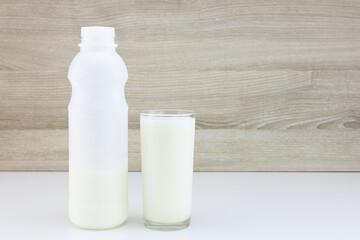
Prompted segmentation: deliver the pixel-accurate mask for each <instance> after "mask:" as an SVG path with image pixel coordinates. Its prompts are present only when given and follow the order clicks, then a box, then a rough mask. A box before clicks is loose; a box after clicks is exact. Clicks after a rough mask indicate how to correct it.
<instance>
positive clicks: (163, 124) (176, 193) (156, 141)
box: [140, 110, 195, 230]
mask: <svg viewBox="0 0 360 240" xmlns="http://www.w3.org/2000/svg"><path fill="white" fill-rule="evenodd" d="M140 129H141V168H142V182H143V214H144V225H145V226H146V227H148V228H151V229H157V230H178V229H183V228H186V227H188V226H189V224H190V216H191V197H192V176H193V165H194V138H195V113H194V112H191V111H185V110H148V111H143V112H141V114H140Z"/></svg>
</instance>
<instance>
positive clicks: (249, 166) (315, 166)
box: [0, 129, 360, 171]
mask: <svg viewBox="0 0 360 240" xmlns="http://www.w3.org/2000/svg"><path fill="white" fill-rule="evenodd" d="M0 133H1V135H0V144H1V146H2V147H4V148H3V150H2V151H1V153H0V154H1V155H0V170H1V171H4V170H7V171H18V170H23V171H34V170H40V171H49V170H50V171H67V170H68V145H67V141H68V139H67V137H68V132H67V130H1V131H0ZM359 134H360V131H359V130H347V131H343V130H333V131H322V130H315V131H308V132H305V131H301V130H300V131H268V130H263V131H258V130H223V129H207V130H198V131H197V132H196V140H195V142H196V143H195V149H196V150H195V166H194V170H195V171H274V170H276V171H360V161H359V158H360V152H359V151H358V149H359V144H360V138H359ZM19 145H20V146H21V147H20V146H19ZM139 152H140V136H139V130H135V129H134V130H130V131H129V170H130V171H138V170H139V169H140V167H141V166H140V153H139ZM5 157H6V159H5ZM274 166H276V168H275V167H274Z"/></svg>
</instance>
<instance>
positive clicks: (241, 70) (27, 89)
mask: <svg viewBox="0 0 360 240" xmlns="http://www.w3.org/2000/svg"><path fill="white" fill-rule="evenodd" d="M0 12H1V14H0V170H2V171H67V170H68V131H67V127H68V123H67V105H68V103H69V100H70V95H71V87H70V84H69V82H68V80H67V70H68V67H69V65H70V62H71V60H72V58H73V57H74V56H75V55H76V54H77V52H78V51H79V48H78V45H77V44H78V43H79V42H80V28H81V27H82V26H92V25H98V26H113V27H115V28H116V42H117V43H118V48H117V51H118V52H119V54H120V55H121V56H122V58H123V59H124V61H125V63H126V65H127V67H128V71H129V80H128V82H127V85H126V98H127V102H128V104H129V170H132V171H138V170H140V138H139V113H140V111H141V110H145V109H159V108H179V109H190V110H195V111H196V113H197V124H196V128H197V132H196V146H195V149H196V150H195V170H196V171H359V170H360V151H359V146H360V2H359V1H335V0H328V1H315V0H314V1H288V0H287V1H285V0H275V1H243V0H240V1H235V0H233V1H229V0H221V1H220V0H211V1H196V0H187V1H181V0H178V1H157V0H145V1H132V0H125V1H115V0H91V1H86V0H61V1H60V0H59V1H46V0H33V1H30V0H17V1H13V0H2V1H1V2H0Z"/></svg>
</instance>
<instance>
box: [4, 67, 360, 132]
mask: <svg viewBox="0 0 360 240" xmlns="http://www.w3.org/2000/svg"><path fill="white" fill-rule="evenodd" d="M0 79H1V83H2V84H1V87H0V100H1V104H0V113H1V114H0V129H65V128H67V105H68V103H69V100H70V95H71V88H70V84H69V82H68V81H67V79H66V74H64V73H50V72H49V73H42V72H40V73H31V74H30V73H29V74H23V73H0ZM126 97H127V102H128V104H129V107H130V108H129V127H130V128H131V129H138V128H139V113H140V111H141V110H145V109H154V108H169V107H171V108H180V109H192V110H195V111H196V112H197V128H198V129H220V128H226V129H230V128H237V129H271V130H276V129H314V128H325V129H336V128H343V127H345V128H356V129H357V128H359V124H360V123H359V121H360V104H358V103H359V102H360V71H329V72H323V71H321V72H304V71H290V72H289V71H205V72H196V71H194V72H182V73H176V74H173V73H172V72H153V73H147V72H138V73H137V72H135V73H133V74H132V75H131V77H130V79H129V81H128V83H127V85H126Z"/></svg>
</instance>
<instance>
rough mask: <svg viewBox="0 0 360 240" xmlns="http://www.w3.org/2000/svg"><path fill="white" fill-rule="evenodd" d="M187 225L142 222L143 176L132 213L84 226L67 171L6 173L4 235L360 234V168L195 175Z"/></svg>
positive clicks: (134, 180)
mask: <svg viewBox="0 0 360 240" xmlns="http://www.w3.org/2000/svg"><path fill="white" fill-rule="evenodd" d="M193 192H194V193H193V211H192V220H191V225H190V227H189V228H187V229H184V230H180V231H173V232H161V231H154V230H150V229H147V228H145V227H144V226H143V223H142V205H141V204H142V203H141V201H142V199H141V197H142V196H141V175H140V173H130V174H129V218H128V220H127V222H126V223H125V224H124V225H123V226H121V227H118V228H115V229H111V230H100V231H99V230H97V231H94V230H83V229H79V228H77V227H74V226H73V225H72V224H71V223H70V221H69V220H68V217H67V207H68V202H67V200H68V173H65V172H60V173H59V172H33V173H31V172H30V173H26V172H0V239H2V240H8V239H36V240H42V239H46V240H54V239H55V240H56V239H61V240H66V239H72V240H82V239H86V240H92V239H101V240H112V239H116V240H122V239H146V240H151V239H156V240H160V239H167V240H168V239H170V240H171V239H183V240H188V239H197V240H201V239H274V240H275V239H276V240H279V239H286V240H292V239H302V240H304V239H306V240H308V239H316V240H319V239H325V240H329V239H356V240H359V239H360V173H195V174H194V191H193Z"/></svg>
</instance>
